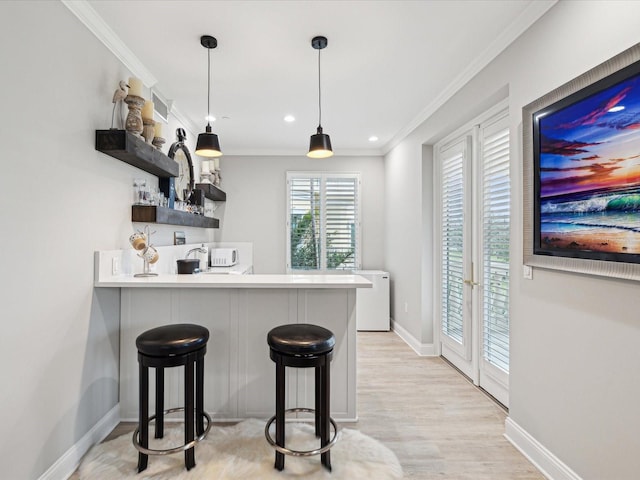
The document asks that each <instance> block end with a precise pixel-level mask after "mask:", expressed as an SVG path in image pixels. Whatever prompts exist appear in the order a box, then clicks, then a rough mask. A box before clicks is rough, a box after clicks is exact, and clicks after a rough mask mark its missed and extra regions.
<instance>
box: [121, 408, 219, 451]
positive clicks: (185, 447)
mask: <svg viewBox="0 0 640 480" xmlns="http://www.w3.org/2000/svg"><path fill="white" fill-rule="evenodd" d="M175 412H184V407H178V408H170V409H169V410H165V411H164V412H162V413H163V415H166V414H167V413H175ZM202 416H203V417H204V418H205V420H206V421H207V426H206V427H205V429H204V432H203V433H202V435H200V436H199V437H196V438H194V439H193V440H192V441H190V442H189V443H185V444H184V445H181V446H179V447H174V448H166V449H163V450H160V449H152V448H145V447H143V446H142V445H140V438H139V437H140V435H139V433H140V431H139V430H140V427H136V429H135V430H134V431H133V446H134V447H136V450H138V451H139V452H140V453H144V454H145V455H170V454H172V453H178V452H184V451H187V450H189V449H190V448H192V447H194V446H195V445H196V443H198V442H200V441H202V440H204V438H205V437H206V436H207V434H208V433H209V430H211V417H210V416H209V414H208V413H207V412H202ZM155 418H156V416H155V415H151V416H150V417H149V422H151V420H153V419H155Z"/></svg>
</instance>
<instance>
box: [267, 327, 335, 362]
mask: <svg viewBox="0 0 640 480" xmlns="http://www.w3.org/2000/svg"><path fill="white" fill-rule="evenodd" d="M267 343H268V344H269V347H271V348H272V349H273V350H276V351H277V352H278V353H282V354H284V355H295V356H308V355H321V354H323V353H327V352H330V351H331V350H333V347H334V346H335V344H336V337H335V336H334V335H333V333H331V331H330V330H327V329H326V328H323V327H320V326H318V325H310V324H306V323H294V324H290V325H281V326H279V327H275V328H274V329H272V330H271V331H270V332H269V334H268V335H267Z"/></svg>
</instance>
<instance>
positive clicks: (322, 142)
mask: <svg viewBox="0 0 640 480" xmlns="http://www.w3.org/2000/svg"><path fill="white" fill-rule="evenodd" d="M311 46H312V47H313V48H314V49H316V50H318V130H317V132H316V134H315V135H311V140H310V141H309V153H307V157H309V158H328V157H330V156H332V155H333V149H332V148H331V138H329V135H327V134H326V133H322V89H321V88H320V50H322V49H323V48H326V46H327V38H326V37H313V40H311Z"/></svg>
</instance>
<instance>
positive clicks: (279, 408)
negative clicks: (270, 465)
mask: <svg viewBox="0 0 640 480" xmlns="http://www.w3.org/2000/svg"><path fill="white" fill-rule="evenodd" d="M284 397H285V366H284V365H283V364H282V363H280V362H276V444H277V445H279V446H281V447H284V409H285V404H284ZM274 467H275V468H277V469H278V470H280V471H282V469H283V468H284V454H283V453H280V452H276V461H275V465H274Z"/></svg>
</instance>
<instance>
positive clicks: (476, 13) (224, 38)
mask: <svg viewBox="0 0 640 480" xmlns="http://www.w3.org/2000/svg"><path fill="white" fill-rule="evenodd" d="M63 1H64V0H63ZM64 3H65V4H66V5H67V6H68V7H69V8H70V9H71V10H72V11H73V10H74V9H78V3H79V4H80V6H81V7H82V8H83V9H84V10H85V18H86V17H87V12H89V13H91V16H92V17H94V18H93V20H92V22H93V24H94V28H92V30H93V31H94V32H96V35H98V37H99V38H100V37H101V36H102V38H103V41H104V38H107V39H108V42H105V43H108V46H110V48H111V49H112V50H114V51H116V50H118V51H119V53H118V54H119V56H120V58H124V59H125V60H126V61H125V65H126V66H127V67H128V68H129V69H130V70H131V71H132V73H133V74H134V75H135V76H140V77H141V78H142V79H143V81H145V84H146V86H147V87H153V88H154V89H155V90H156V91H157V92H158V93H159V94H160V96H161V97H163V98H164V99H166V100H169V101H171V102H172V105H173V107H172V108H173V110H172V112H173V113H174V114H175V115H176V116H177V117H178V119H179V120H180V121H182V122H183V123H184V124H186V125H185V126H187V127H188V128H191V129H192V130H194V132H200V131H204V127H205V125H206V120H205V116H206V113H207V49H205V48H204V47H202V46H201V45H200V36H201V35H205V34H208V35H212V36H214V37H216V38H217V40H218V47H217V48H216V49H214V50H212V51H211V113H212V114H213V115H214V116H215V117H216V121H215V122H214V123H213V131H214V133H217V134H218V135H219V137H220V144H221V147H222V150H223V152H224V153H225V154H227V155H302V154H305V153H306V151H307V149H308V142H309V136H310V135H311V134H313V133H315V130H316V127H317V125H318V51H317V50H314V49H313V48H312V47H311V39H312V38H313V37H314V36H316V35H324V36H326V37H327V38H328V46H327V48H326V49H324V50H322V53H321V70H322V77H321V82H322V83H321V85H322V126H323V128H324V132H325V133H328V134H329V135H330V136H331V140H332V143H333V149H334V152H335V153H336V155H341V154H342V155H352V154H382V153H385V152H386V151H388V150H389V149H390V148H391V147H393V146H394V145H395V144H396V143H397V142H398V141H400V140H401V139H402V137H404V136H405V135H406V134H408V133H409V132H410V131H411V130H412V129H413V128H415V127H416V126H417V125H419V123H421V122H422V121H423V120H424V119H426V118H427V117H428V115H429V114H430V113H432V112H433V111H434V110H435V109H436V108H437V107H439V106H440V105H442V103H443V102H444V101H446V100H447V99H448V98H449V97H450V96H451V95H452V94H453V93H455V91H456V90H457V89H459V88H460V87H461V86H463V85H464V83H466V82H467V81H468V80H469V79H470V78H471V77H472V76H473V75H475V74H476V73H477V72H479V71H480V70H481V69H482V68H483V67H484V66H485V65H486V64H487V63H488V62H490V61H491V60H492V59H493V58H495V56H496V55H497V54H499V53H500V52H501V51H502V50H503V49H504V48H506V46H508V44H509V43H511V42H512V41H513V40H514V39H515V38H517V36H518V35H520V34H521V33H522V32H523V31H524V30H525V29H526V28H528V27H529V26H530V25H531V24H532V23H533V22H534V21H535V20H537V19H538V18H539V17H540V16H541V15H542V14H543V13H544V12H545V11H546V10H548V9H549V8H550V7H551V6H552V5H553V4H554V3H555V0H543V1H538V0H489V1H483V0H448V1H445V0H442V1H435V0H433V1H428V0H424V1H399V0H398V1H347V0H341V1H302V0H300V1H294V0H289V1H260V0H259V1H237V0H236V1H204V0H203V1H169V0H163V1H154V2H150V1H147V0H141V1H137V0H128V1H113V0H111V1H110V0H86V1H82V2H69V1H65V2H64ZM72 4H73V5H72ZM74 13H76V14H77V15H78V16H79V17H80V18H81V19H82V16H81V15H79V14H78V13H77V12H74ZM102 21H104V22H102ZM85 23H87V22H86V21H85ZM95 25H99V26H98V27H95ZM99 30H100V31H101V32H99ZM114 88H115V85H114ZM288 114H289V115H293V116H295V118H296V121H295V122H292V123H287V122H285V121H284V120H283V118H284V116H285V115H288ZM373 135H375V136H377V137H378V138H379V140H378V141H377V142H370V141H369V137H371V136H373ZM165 136H166V137H170V135H167V134H166V133H165ZM173 140H174V139H173V138H168V141H173Z"/></svg>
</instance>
